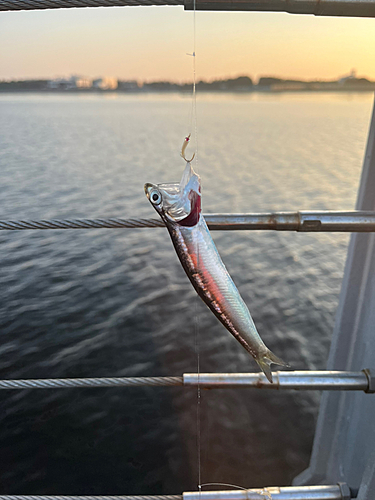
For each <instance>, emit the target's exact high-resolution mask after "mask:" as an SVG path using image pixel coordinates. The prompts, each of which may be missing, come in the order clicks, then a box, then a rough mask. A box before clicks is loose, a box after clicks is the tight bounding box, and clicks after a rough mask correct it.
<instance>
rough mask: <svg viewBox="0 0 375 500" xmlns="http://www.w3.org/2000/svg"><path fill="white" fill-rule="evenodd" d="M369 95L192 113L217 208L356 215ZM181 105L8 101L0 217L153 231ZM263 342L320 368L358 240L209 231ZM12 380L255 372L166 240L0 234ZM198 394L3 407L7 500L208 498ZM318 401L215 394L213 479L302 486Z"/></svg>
mask: <svg viewBox="0 0 375 500" xmlns="http://www.w3.org/2000/svg"><path fill="white" fill-rule="evenodd" d="M371 101H372V96H371V95H363V94H362V95H359V94H358V95H355V94H339V95H335V94H330V95H324V94H304V95H298V94H296V95H292V94H290V95H285V96H283V95H280V96H277V95H276V96H275V95H258V96H256V95H250V96H246V95H233V96H231V95H225V96H224V95H207V96H202V95H201V96H199V98H198V113H199V115H198V127H199V128H198V131H199V156H198V158H199V161H198V170H199V173H200V174H201V177H202V185H203V202H204V211H205V212H252V211H254V212H255V211H272V210H297V209H305V210H309V209H311V210H313V209H317V210H320V209H322V210H324V209H341V210H346V209H353V208H354V205H355V198H356V191H357V187H358V182H359V176H360V171H361V165H362V159H363V154H364V148H365V143H366V136H367V130H368V125H369V118H370V112H371ZM189 113H190V101H189V99H188V97H183V96H178V95H171V94H168V95H164V96H157V95H152V96H151V95H150V96H147V95H146V96H131V97H127V96H115V95H114V96H109V95H105V96H91V95H90V96H77V95H74V96H73V95H72V96H71V95H59V96H58V95H1V96H0V168H1V177H0V196H1V208H0V212H1V213H0V218H1V219H23V218H24V219H40V218H46V219H48V218H69V217H88V218H91V217H99V216H100V217H111V216H112V217H125V218H126V217H131V216H135V217H153V216H154V215H155V214H154V212H153V210H152V207H151V206H150V204H149V203H148V202H147V200H146V198H145V195H144V192H143V184H144V183H145V182H169V181H173V180H179V178H180V175H181V172H182V169H183V167H184V164H183V162H182V160H181V159H180V158H179V147H180V145H181V143H182V139H183V137H184V136H185V135H186V133H187V132H188V130H187V129H186V127H187V124H188V123H189ZM213 237H214V239H215V242H216V243H217V247H218V249H219V251H220V253H221V255H222V257H223V260H224V261H225V263H226V265H227V267H228V270H229V272H230V273H231V275H232V277H233V278H234V281H235V282H236V284H237V285H238V287H239V289H240V292H241V293H242V295H243V297H244V299H245V301H246V302H247V304H248V305H249V306H250V309H251V311H252V314H253V317H254V320H255V323H256V324H257V326H258V329H259V332H260V333H261V335H262V337H263V339H264V340H265V342H266V343H267V344H268V345H269V347H270V348H271V349H272V350H273V351H274V352H275V353H276V354H277V355H278V356H280V357H282V358H284V359H286V360H287V361H289V363H290V364H291V365H292V366H293V367H294V368H295V369H324V368H325V365H326V360H327V353H328V349H329V344H330V337H331V332H332V329H333V324H334V316H335V311H336V308H337V303H338V294H339V289H340V284H341V279H342V274H343V266H344V262H345V255H346V249H347V244H348V236H347V235H345V234H298V233H272V232H236V233H233V232H215V233H214V235H213ZM0 260H1V264H0V276H1V302H0V335H1V338H0V377H1V378H39V377H41V378H43V377H100V376H166V375H181V374H182V373H184V372H194V371H196V364H197V360H196V354H195V352H194V347H195V339H194V327H195V326H194V325H195V321H198V324H199V330H200V349H201V371H229V372H235V371H253V370H256V369H257V367H256V365H255V363H254V362H253V361H252V360H251V359H250V358H249V356H248V355H247V353H246V352H245V351H244V350H243V349H242V347H241V346H240V345H239V344H238V343H237V342H236V341H235V340H234V339H233V338H232V337H231V336H230V335H229V334H228V333H227V332H226V330H225V329H224V327H222V326H221V325H220V324H219V322H218V321H217V320H216V318H215V317H214V316H213V315H212V313H211V312H210V311H209V310H208V309H207V308H206V307H205V306H204V304H201V303H200V302H199V301H198V299H197V298H196V296H195V293H194V291H193V290H192V287H191V285H190V283H189V282H188V280H187V278H186V276H185V275H184V273H183V270H182V268H181V266H180V264H179V262H178V260H177V257H176V255H175V253H174V250H173V248H172V245H171V242H170V240H169V237H168V235H167V232H166V231H165V230H163V229H143V230H106V229H103V230H100V229H98V230H77V231H57V230H56V231H22V232H5V231H4V232H1V233H0ZM196 400H197V395H196V390H195V389H191V390H187V389H183V388H139V389H137V388H135V389H127V388H123V389H115V388H109V389H91V390H90V389H83V390H81V389H69V390H59V391H47V390H46V391H44V390H43V391H1V392H0V463H1V475H0V492H1V493H2V494H179V493H181V492H182V491H184V490H185V491H186V490H192V489H196V486H197V477H198V473H197V450H196ZM318 404H319V393H318V392H301V393H293V392H282V393H273V392H259V391H255V390H251V389H226V390H215V391H203V392H202V400H201V414H202V482H224V483H236V484H238V485H242V486H247V487H252V486H254V487H256V486H270V485H285V484H290V481H291V480H292V478H293V477H294V476H295V475H296V474H297V473H299V472H301V471H302V470H303V469H304V468H306V466H307V465H308V460H309V455H310V451H311V445H312V439H313V433H314V426H315V421H316V417H317V408H318Z"/></svg>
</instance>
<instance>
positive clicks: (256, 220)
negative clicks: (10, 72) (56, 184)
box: [0, 0, 375, 233]
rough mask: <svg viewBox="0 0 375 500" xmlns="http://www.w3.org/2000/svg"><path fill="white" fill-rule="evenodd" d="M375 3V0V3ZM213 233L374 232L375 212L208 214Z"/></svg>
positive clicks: (151, 222) (7, 225) (32, 224)
mask: <svg viewBox="0 0 375 500" xmlns="http://www.w3.org/2000/svg"><path fill="white" fill-rule="evenodd" d="M0 1H1V0H0ZM374 1H375V0H374ZM204 217H205V219H206V222H207V225H208V227H209V228H210V229H211V230H220V231H222V230H224V231H228V230H274V231H298V232H360V233H362V232H375V212H374V211H371V212H370V211H359V210H353V211H346V212H341V211H333V210H325V211H297V212H267V213H250V214H206V215H205V216H204ZM145 227H164V223H163V222H162V221H161V220H160V219H138V218H134V219H133V218H132V219H122V218H107V219H103V218H99V219H66V220H60V219H51V220H45V219H43V220H8V221H6V220H0V231H1V230H5V231H6V230H10V231H15V230H25V229H97V228H108V229H138V228H145Z"/></svg>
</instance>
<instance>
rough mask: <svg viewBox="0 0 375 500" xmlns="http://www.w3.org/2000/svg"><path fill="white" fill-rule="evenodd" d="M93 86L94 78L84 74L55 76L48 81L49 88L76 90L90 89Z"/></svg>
mask: <svg viewBox="0 0 375 500" xmlns="http://www.w3.org/2000/svg"><path fill="white" fill-rule="evenodd" d="M91 87H92V79H91V78H85V77H82V76H71V77H70V78H55V79H54V80H49V81H48V82H47V88H48V89H51V90H74V89H89V88H91Z"/></svg>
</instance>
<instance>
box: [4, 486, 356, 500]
mask: <svg viewBox="0 0 375 500" xmlns="http://www.w3.org/2000/svg"><path fill="white" fill-rule="evenodd" d="M350 498H351V495H350V490H349V488H348V486H347V485H346V484H343V483H342V484H336V485H322V486H297V487H296V486H285V487H278V486H273V487H270V488H259V489H251V490H225V491H193V492H188V493H183V500H350ZM0 500H1V497H0Z"/></svg>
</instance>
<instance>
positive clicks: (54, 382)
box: [0, 377, 183, 389]
mask: <svg viewBox="0 0 375 500" xmlns="http://www.w3.org/2000/svg"><path fill="white" fill-rule="evenodd" d="M178 385H183V377H113V378H105V377H104V378H56V379H27V380H26V379H24V380H22V379H20V380H0V389H53V388H55V389H61V388H72V387H139V386H178Z"/></svg>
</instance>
